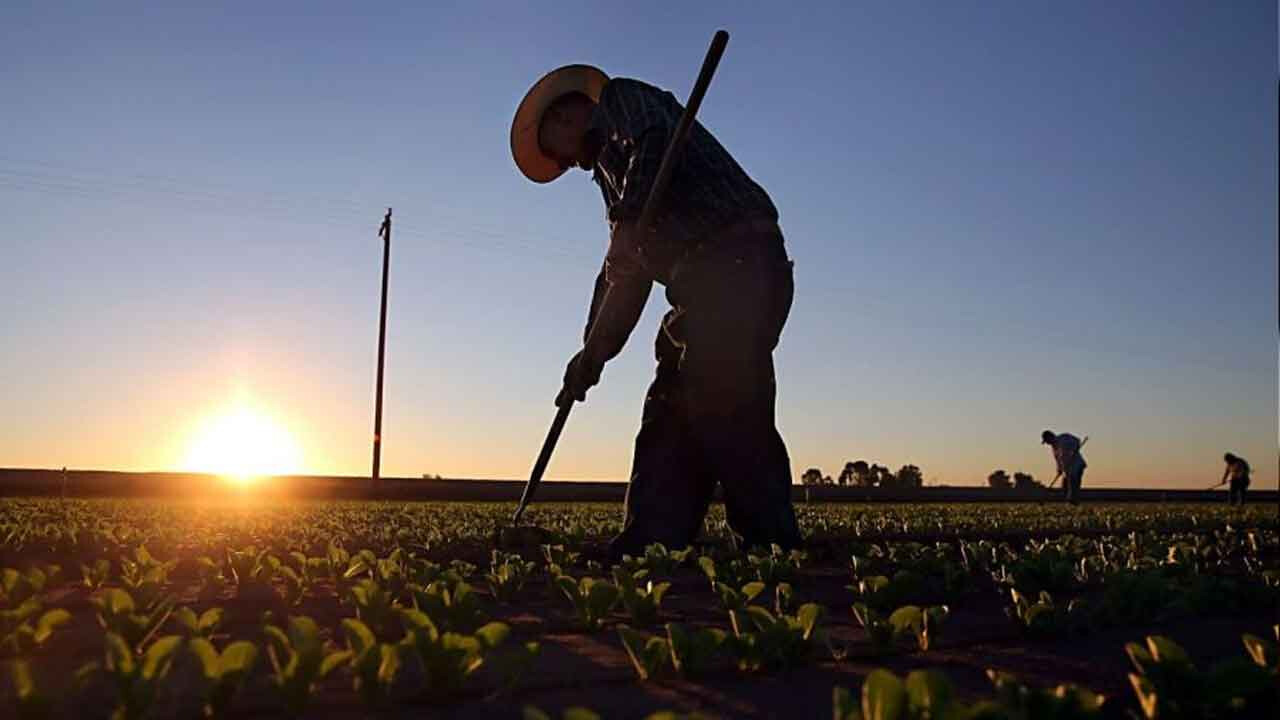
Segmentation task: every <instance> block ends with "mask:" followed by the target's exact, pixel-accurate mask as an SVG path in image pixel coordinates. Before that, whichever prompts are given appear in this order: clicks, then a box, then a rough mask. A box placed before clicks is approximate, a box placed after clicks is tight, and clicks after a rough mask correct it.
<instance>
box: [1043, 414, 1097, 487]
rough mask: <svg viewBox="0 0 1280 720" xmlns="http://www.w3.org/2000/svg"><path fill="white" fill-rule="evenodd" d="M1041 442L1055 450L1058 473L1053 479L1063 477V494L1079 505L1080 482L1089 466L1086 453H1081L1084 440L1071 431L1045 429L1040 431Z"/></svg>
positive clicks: (1050, 485)
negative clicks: (1059, 431) (1055, 431)
mask: <svg viewBox="0 0 1280 720" xmlns="http://www.w3.org/2000/svg"><path fill="white" fill-rule="evenodd" d="M1086 440H1087V438H1086ZM1040 443H1041V444H1042V445H1048V446H1049V448H1050V449H1051V450H1053V459H1054V461H1055V462H1056V463H1057V464H1058V474H1057V475H1055V476H1054V478H1053V481H1054V482H1057V481H1058V478H1062V492H1063V496H1064V497H1065V498H1066V500H1067V502H1069V503H1071V504H1072V505H1079V504H1080V482H1081V480H1082V479H1083V478H1084V469H1085V468H1086V467H1088V466H1089V465H1088V463H1086V462H1085V461H1084V455H1081V454H1080V448H1082V447H1084V442H1081V440H1080V438H1078V437H1076V436H1075V435H1072V434H1071V433H1056V434H1055V433H1054V432H1053V431H1052V430H1045V431H1044V432H1042V433H1040ZM1049 487H1053V483H1049Z"/></svg>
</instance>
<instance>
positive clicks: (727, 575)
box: [698, 555, 754, 590]
mask: <svg viewBox="0 0 1280 720" xmlns="http://www.w3.org/2000/svg"><path fill="white" fill-rule="evenodd" d="M698 568H699V569H700V570H702V574H703V575H704V576H706V578H707V581H708V582H709V583H711V589H712V590H715V589H716V586H717V585H721V584H723V585H728V586H729V587H741V586H742V585H743V583H744V582H746V581H748V580H750V579H751V578H752V577H754V573H752V571H751V569H750V568H749V567H748V566H747V564H746V561H745V560H742V559H740V558H732V559H723V560H721V561H720V562H716V560H715V559H714V558H712V557H711V556H709V555H702V556H700V557H699V558H698Z"/></svg>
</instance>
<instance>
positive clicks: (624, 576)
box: [613, 567, 671, 627]
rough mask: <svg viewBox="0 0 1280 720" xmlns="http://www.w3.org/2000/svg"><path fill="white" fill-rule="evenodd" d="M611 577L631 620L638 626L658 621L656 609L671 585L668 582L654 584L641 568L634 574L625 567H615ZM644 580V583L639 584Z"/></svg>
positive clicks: (647, 625) (660, 604)
mask: <svg viewBox="0 0 1280 720" xmlns="http://www.w3.org/2000/svg"><path fill="white" fill-rule="evenodd" d="M613 579H614V582H615V583H617V586H618V593H619V596H620V598H621V600H622V605H623V607H625V608H626V609H627V612H628V613H630V614H631V620H632V622H634V623H635V624H636V625H638V626H640V627H649V626H650V625H653V624H654V623H656V622H657V621H658V610H659V609H660V608H661V607H662V597H663V596H664V595H666V593H667V590H668V589H669V588H670V587H671V583H669V582H660V583H657V584H654V582H653V581H652V580H649V579H648V572H647V571H645V570H641V571H640V572H638V573H636V574H634V575H633V574H632V573H631V572H629V571H627V569H626V568H622V567H615V568H614V569H613ZM640 582H644V585H640V584H639V583H640Z"/></svg>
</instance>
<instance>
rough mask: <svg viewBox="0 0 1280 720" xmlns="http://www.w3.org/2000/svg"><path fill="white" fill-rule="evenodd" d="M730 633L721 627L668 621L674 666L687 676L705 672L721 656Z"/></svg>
mask: <svg viewBox="0 0 1280 720" xmlns="http://www.w3.org/2000/svg"><path fill="white" fill-rule="evenodd" d="M727 637H728V633H726V632H725V631H723V630H721V629H719V628H698V629H690V628H685V627H684V626H683V625H678V624H676V623H667V645H668V647H669V648H670V650H671V666H672V668H673V669H674V670H675V671H676V672H678V673H680V674H681V675H683V676H685V677H693V676H696V675H697V674H699V673H702V672H705V671H706V670H707V669H708V668H709V667H710V666H711V664H712V663H713V662H714V661H715V659H716V657H717V656H719V654H720V652H721V650H722V648H723V647H724V644H725V638H727Z"/></svg>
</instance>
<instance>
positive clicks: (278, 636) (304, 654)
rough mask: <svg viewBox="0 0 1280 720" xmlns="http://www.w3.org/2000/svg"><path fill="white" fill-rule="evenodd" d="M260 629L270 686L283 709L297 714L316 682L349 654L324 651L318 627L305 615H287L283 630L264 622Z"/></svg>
mask: <svg viewBox="0 0 1280 720" xmlns="http://www.w3.org/2000/svg"><path fill="white" fill-rule="evenodd" d="M263 632H264V634H265V635H266V639H267V658H268V659H269V660H270V661H271V670H270V673H269V680H270V683H271V687H272V688H273V689H274V690H275V692H276V695H277V697H278V698H279V699H280V701H281V703H282V704H283V706H284V710H285V712H286V713H287V714H288V715H289V716H291V717H298V716H300V715H302V713H303V712H304V711H305V710H306V708H307V703H308V702H309V701H310V699H311V695H312V694H313V693H314V692H315V689H316V685H317V684H318V683H320V681H322V680H324V679H325V678H326V677H327V676H328V675H329V673H331V672H333V671H334V670H336V669H337V668H338V667H340V666H341V665H343V664H344V663H346V662H347V661H348V660H349V659H350V656H351V654H350V653H349V652H342V651H335V652H326V651H325V648H324V642H323V641H322V640H321V639H320V628H319V627H317V626H316V623H315V621H314V620H312V619H311V618H309V617H305V616H294V617H290V618H289V621H288V624H287V629H281V628H279V627H277V626H275V625H267V626H266V627H265V628H263Z"/></svg>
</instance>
